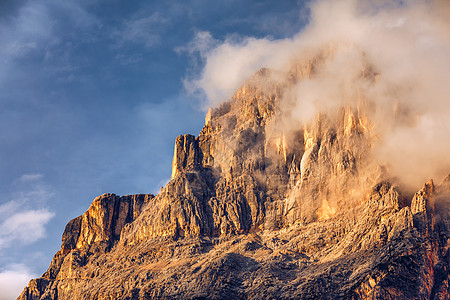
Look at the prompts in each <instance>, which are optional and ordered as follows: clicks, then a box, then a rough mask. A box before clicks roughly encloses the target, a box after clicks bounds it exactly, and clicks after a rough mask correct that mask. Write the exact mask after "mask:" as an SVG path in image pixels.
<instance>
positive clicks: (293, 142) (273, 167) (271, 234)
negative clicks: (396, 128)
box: [18, 55, 450, 299]
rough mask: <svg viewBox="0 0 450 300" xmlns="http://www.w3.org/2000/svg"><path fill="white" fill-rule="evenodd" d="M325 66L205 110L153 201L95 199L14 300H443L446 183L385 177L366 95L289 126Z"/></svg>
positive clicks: (370, 78) (281, 75)
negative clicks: (408, 184)
mask: <svg viewBox="0 0 450 300" xmlns="http://www.w3.org/2000/svg"><path fill="white" fill-rule="evenodd" d="M324 59H326V58H324V56H323V55H319V56H316V57H313V58H311V59H309V60H306V61H300V62H295V63H293V64H292V67H291V68H290V69H289V71H287V72H277V71H274V70H268V69H262V70H260V71H258V72H257V73H256V74H255V75H254V76H253V77H252V78H250V79H249V80H248V81H246V82H245V84H244V85H243V86H242V87H241V88H239V89H238V91H237V92H236V93H235V95H234V96H233V97H232V98H231V99H230V100H229V101H227V102H225V103H223V104H222V105H221V106H219V107H218V108H215V109H210V111H209V112H208V114H207V116H206V120H205V125H204V127H203V129H202V131H201V132H200V134H199V135H198V137H195V136H192V135H188V134H186V135H180V136H179V137H177V138H176V141H175V151H174V158H173V165H172V177H171V180H170V182H169V183H168V184H167V185H166V186H165V187H164V188H163V189H161V191H160V193H159V194H158V195H156V196H153V195H132V196H123V197H120V196H117V195H114V194H105V195H102V196H99V197H97V198H96V199H95V200H94V202H93V203H92V204H91V206H90V207H89V209H88V210H87V211H86V212H85V213H84V214H83V215H82V216H80V217H78V218H75V219H73V220H72V221H70V222H69V224H67V226H66V229H65V231H64V234H63V237H62V246H61V250H60V251H58V252H57V253H56V254H55V256H54V258H53V260H52V262H51V263H50V266H49V269H48V270H47V272H45V273H44V274H43V275H42V277H41V278H37V279H33V280H31V281H30V283H29V285H28V286H27V287H25V289H24V290H23V292H22V294H21V295H20V296H19V298H18V299H155V298H162V299H269V298H270V299H448V298H449V291H450V287H449V278H450V277H449V265H450V252H449V246H450V243H449V236H450V217H449V215H450V205H449V203H450V177H447V178H446V179H445V180H444V181H443V182H442V183H439V184H436V183H434V182H433V180H430V181H428V182H427V183H425V184H424V186H423V187H417V190H418V191H417V192H416V193H411V192H410V191H408V190H407V189H405V188H402V185H401V184H400V183H399V181H398V180H397V179H396V178H391V177H390V175H389V170H388V168H387V167H385V166H382V165H380V163H378V162H377V160H376V157H375V156H374V151H373V149H374V148H375V147H376V145H377V143H378V142H379V141H380V137H379V132H378V131H377V123H376V121H374V119H373V115H374V111H375V110H376V103H373V102H371V100H370V99H369V98H365V97H363V96H361V97H360V96H358V97H353V98H352V97H350V98H351V101H349V103H348V105H342V106H340V107H338V108H333V109H332V110H327V111H324V112H321V113H319V114H317V115H316V117H315V118H313V119H311V120H309V121H307V122H303V123H302V122H298V121H296V120H297V119H296V118H295V113H294V111H295V110H294V109H293V103H292V101H291V100H290V99H292V97H291V95H290V92H289V91H290V88H291V87H292V86H294V85H295V84H296V83H298V82H301V81H302V80H305V79H307V78H309V77H312V76H315V74H316V72H317V70H318V69H319V68H320V64H321V63H322V62H323V60H324ZM378 76H380V75H379V74H377V73H376V72H375V71H374V70H372V69H371V67H370V66H367V68H364V69H363V70H361V73H360V74H359V80H361V81H364V82H365V84H368V85H371V84H376V82H377V78H378Z"/></svg>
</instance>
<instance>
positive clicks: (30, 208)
mask: <svg viewBox="0 0 450 300" xmlns="http://www.w3.org/2000/svg"><path fill="white" fill-rule="evenodd" d="M43 178H44V176H43V175H42V174H40V173H34V174H24V175H22V176H21V177H20V178H19V179H17V180H16V181H15V182H14V186H15V188H17V189H19V190H18V191H16V192H13V193H12V194H10V195H8V196H6V197H7V198H9V199H8V201H7V202H5V203H3V204H1V205H0V220H2V221H1V222H0V250H1V249H5V248H8V247H10V246H12V245H18V244H19V245H26V244H30V243H33V242H35V241H37V240H39V239H41V238H43V237H45V234H46V230H45V226H46V224H47V223H48V222H49V221H50V219H51V218H52V217H53V216H54V213H53V212H52V211H50V209H48V208H46V207H45V204H46V203H47V201H48V200H49V199H50V198H51V197H53V195H54V193H53V191H52V190H51V188H50V187H49V186H47V185H46V184H45V183H44V181H43Z"/></svg>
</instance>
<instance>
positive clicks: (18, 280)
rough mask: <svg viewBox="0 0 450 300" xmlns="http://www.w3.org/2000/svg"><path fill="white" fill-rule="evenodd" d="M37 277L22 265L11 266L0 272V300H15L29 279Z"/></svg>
mask: <svg viewBox="0 0 450 300" xmlns="http://www.w3.org/2000/svg"><path fill="white" fill-rule="evenodd" d="M34 277H37V276H36V274H33V273H32V272H31V271H30V270H29V269H28V268H27V267H26V266H25V265H23V264H13V265H9V266H7V267H6V268H3V269H1V270H0V291H1V293H0V300H10V299H16V298H17V297H18V296H19V294H20V293H21V292H22V290H23V288H24V287H25V286H27V285H28V281H29V280H30V278H34Z"/></svg>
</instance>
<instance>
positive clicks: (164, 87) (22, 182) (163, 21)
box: [0, 0, 307, 299]
mask: <svg viewBox="0 0 450 300" xmlns="http://www.w3.org/2000/svg"><path fill="white" fill-rule="evenodd" d="M306 18H307V10H305V9H304V3H303V2H302V1H288V0H285V1H214V2H211V1H199V0H198V1H118V0H108V1H106V0H94V1H92V0H90V1H83V0H81V1H57V0H16V1H13V0H6V1H5V0H3V1H1V2H0V146H1V147H0V167H1V168H0V194H1V197H0V289H2V290H4V289H5V287H8V290H9V292H10V293H11V294H8V295H14V294H15V293H17V292H18V291H19V292H20V291H21V289H22V288H23V286H24V285H25V284H26V283H27V282H28V280H29V279H30V278H31V277H36V276H40V275H41V274H42V273H43V272H44V271H45V270H46V269H47V267H48V265H49V263H50V261H51V258H52V256H53V254H54V253H55V252H56V251H58V250H59V248H60V243H61V235H62V232H63V230H64V227H65V225H66V224H67V222H68V221H69V220H70V219H72V218H74V217H76V216H78V215H80V214H82V213H83V212H84V211H86V210H87V209H88V207H89V205H90V203H91V202H92V200H93V199H94V198H95V197H96V196H98V195H100V194H103V193H107V192H108V193H109V192H111V193H116V194H119V195H126V194H135V193H152V192H153V193H154V192H156V191H158V190H159V187H160V186H162V185H164V184H165V183H166V182H167V180H168V179H169V177H170V172H171V160H172V154H173V145H174V140H175V138H176V136H177V135H179V134H182V133H191V134H195V135H197V134H198V133H199V131H200V130H201V127H202V125H203V121H204V115H205V112H204V108H205V103H206V102H205V99H203V96H202V94H201V93H200V94H199V93H195V94H192V93H190V92H188V91H187V90H186V88H185V85H184V82H189V81H190V80H195V78H199V77H200V76H201V71H202V68H203V66H204V63H205V62H204V57H203V56H202V55H201V52H202V51H206V50H205V49H201V47H203V46H205V47H211V45H214V43H215V42H217V43H219V42H221V41H224V40H230V39H234V40H239V39H242V38H245V37H255V38H268V39H280V38H289V37H292V36H293V35H294V34H296V33H297V32H299V30H300V29H301V28H302V26H303V25H304V23H305V20H306ZM199 37H207V41H208V45H202V41H205V39H199ZM199 51H200V52H199ZM230 96H231V95H230ZM8 295H6V296H7V297H8ZM6 299H7V298H6Z"/></svg>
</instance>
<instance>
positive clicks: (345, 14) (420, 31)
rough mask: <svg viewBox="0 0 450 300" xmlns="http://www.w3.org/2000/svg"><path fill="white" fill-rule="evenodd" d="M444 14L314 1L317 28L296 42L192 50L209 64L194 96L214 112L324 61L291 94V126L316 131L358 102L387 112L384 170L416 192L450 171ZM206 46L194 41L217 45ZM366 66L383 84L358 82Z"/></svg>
mask: <svg viewBox="0 0 450 300" xmlns="http://www.w3.org/2000/svg"><path fill="white" fill-rule="evenodd" d="M445 8H448V4H445V2H444V1H441V0H436V1H426V2H423V1H416V0H410V1H393V2H389V1H384V0H383V1H374V2H370V3H367V2H365V1H362V0H361V1H360V0H339V1H331V0H323V1H315V2H313V4H312V6H311V17H310V20H311V22H310V23H309V24H308V25H307V26H306V27H305V28H304V29H303V30H302V31H301V32H299V33H298V34H296V35H295V36H293V37H292V38H291V39H279V40H273V39H271V38H262V39H255V38H241V39H235V38H234V39H233V38H227V39H225V40H224V41H223V42H222V43H218V44H217V45H215V46H214V47H213V49H210V48H209V47H203V46H200V47H199V46H196V45H195V44H193V45H191V46H190V47H191V49H192V51H198V52H200V54H201V56H202V57H204V68H203V70H202V72H201V74H200V76H198V77H194V78H189V79H188V80H187V81H186V83H187V84H186V87H187V89H188V90H190V91H191V92H197V93H199V92H200V93H202V94H203V95H205V96H206V98H207V102H208V105H209V106H213V107H214V106H217V105H218V104H220V103H221V102H223V101H225V100H227V99H229V98H230V97H231V96H232V95H233V94H234V92H235V91H236V89H237V88H238V87H239V86H240V85H241V84H242V83H243V82H244V81H245V80H246V79H247V78H249V77H250V76H251V75H252V74H254V73H255V72H256V71H257V70H258V69H260V68H263V67H266V68H272V69H276V70H279V71H281V72H289V71H290V70H292V69H291V68H292V67H293V66H294V64H295V62H299V61H308V60H309V59H312V58H317V57H321V55H322V56H323V55H325V56H326V57H328V59H327V60H325V62H324V63H323V64H320V65H318V66H316V68H317V69H316V70H315V73H314V76H312V77H311V78H305V79H304V80H301V81H300V82H299V83H298V84H295V85H294V86H293V87H292V89H291V90H290V91H287V92H286V93H285V94H286V95H289V97H290V99H289V101H294V103H293V107H291V113H292V114H293V117H294V118H297V121H298V120H300V121H302V122H305V121H308V120H309V119H310V118H311V117H312V116H314V115H315V114H316V113H318V112H319V111H323V110H326V111H332V110H333V109H336V108H337V107H339V106H343V105H348V101H349V99H357V98H358V97H359V96H357V95H356V94H357V93H360V94H361V95H364V97H366V98H367V99H370V100H371V101H373V102H374V103H376V105H377V111H378V112H383V115H382V116H381V115H380V116H378V115H377V116H375V117H374V118H375V120H374V121H375V122H377V126H378V127H377V130H378V131H379V134H380V137H381V140H382V141H384V143H382V144H381V146H380V149H378V152H379V153H380V156H379V157H378V159H379V161H380V162H382V163H385V164H387V165H388V166H390V167H391V170H392V171H393V175H394V176H397V177H399V178H402V177H404V178H405V179H407V180H408V181H409V182H410V183H412V184H414V185H415V186H417V185H421V184H422V182H423V181H426V180H427V177H434V178H435V179H437V180H439V178H440V176H441V175H442V172H440V171H439V172H438V170H441V169H445V170H447V172H448V171H450V158H449V157H448V154H447V153H445V152H446V151H444V150H445V149H449V148H450V140H449V139H448V138H446V137H448V135H449V129H450V119H449V118H448V115H449V113H450V98H449V95H450V85H449V84H448V83H447V81H448V78H450V33H449V32H450V23H449V22H448V16H449V13H445V12H443V11H445ZM447 11H448V10H447ZM204 37H205V38H204V39H203V40H202V39H201V38H199V37H197V38H196V39H198V40H200V41H206V42H208V41H211V40H214V39H213V38H212V37H211V36H208V35H207V34H204ZM215 42H216V43H217V41H215ZM200 45H202V44H201V43H200ZM206 45H208V43H206ZM293 63H294V64H293ZM368 64H369V65H370V66H371V67H373V68H374V71H375V72H377V73H378V74H379V77H377V78H378V80H377V83H376V84H368V83H367V82H364V81H363V80H359V81H358V80H357V79H356V78H358V76H359V75H358V74H361V72H362V69H363V68H364V67H367V65H368ZM398 107H400V108H401V109H403V110H405V111H406V112H407V113H403V112H401V111H400V112H399V110H398ZM386 113H388V114H386ZM378 118H379V119H378ZM402 119H408V120H409V123H407V124H405V122H404V121H403V123H402ZM393 153H398V154H399V155H393ZM405 153H407V155H403V154H405ZM404 174H408V176H405V175H404ZM406 177H407V178H406Z"/></svg>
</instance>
